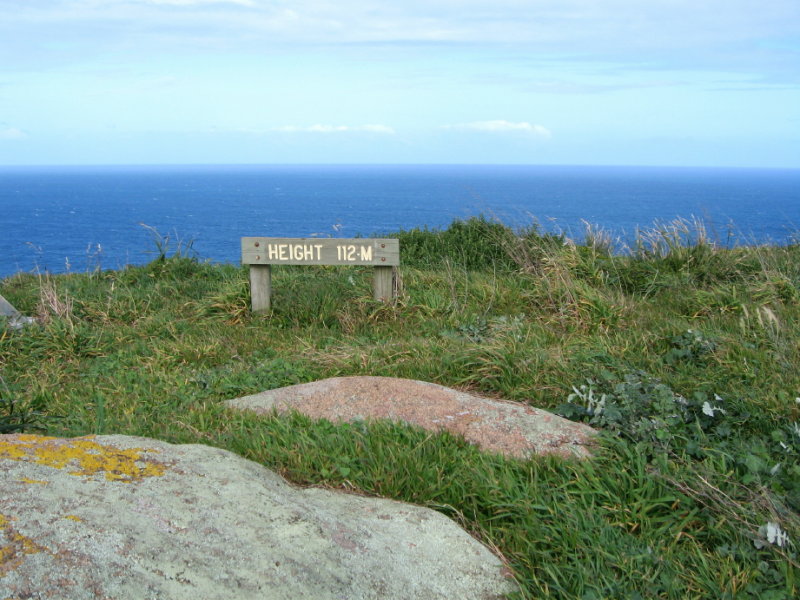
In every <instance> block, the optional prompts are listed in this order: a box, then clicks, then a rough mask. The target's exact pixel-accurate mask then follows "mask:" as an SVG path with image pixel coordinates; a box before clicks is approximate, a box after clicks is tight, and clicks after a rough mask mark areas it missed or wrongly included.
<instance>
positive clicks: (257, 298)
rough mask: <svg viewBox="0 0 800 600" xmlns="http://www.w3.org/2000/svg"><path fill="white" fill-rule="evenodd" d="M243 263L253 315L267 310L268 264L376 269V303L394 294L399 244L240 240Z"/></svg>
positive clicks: (362, 240)
mask: <svg viewBox="0 0 800 600" xmlns="http://www.w3.org/2000/svg"><path fill="white" fill-rule="evenodd" d="M242 264H243V265H250V295H251V297H252V306H253V312H265V311H267V310H269V306H270V295H271V287H272V280H271V273H270V265H367V266H371V267H375V278H374V282H373V291H374V297H375V299H376V300H383V301H387V300H389V299H390V298H394V297H395V296H396V294H397V291H396V289H395V285H394V278H395V269H396V267H398V266H399V265H400V241H399V240H396V239H377V238H355V239H335V238H329V239H319V238H268V237H243V238H242Z"/></svg>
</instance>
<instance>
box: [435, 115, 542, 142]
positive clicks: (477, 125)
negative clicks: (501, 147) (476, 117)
mask: <svg viewBox="0 0 800 600" xmlns="http://www.w3.org/2000/svg"><path fill="white" fill-rule="evenodd" d="M444 128H445V129H460V130H465V131H484V132H487V133H525V134H530V135H535V136H537V137H543V138H549V137H552V133H550V130H549V129H547V128H546V127H543V126H542V125H536V124H534V123H528V122H527V121H520V122H516V123H515V122H513V121H504V120H501V119H497V120H494V121H473V122H472V123H459V124H458V125H446V126H445V127H444Z"/></svg>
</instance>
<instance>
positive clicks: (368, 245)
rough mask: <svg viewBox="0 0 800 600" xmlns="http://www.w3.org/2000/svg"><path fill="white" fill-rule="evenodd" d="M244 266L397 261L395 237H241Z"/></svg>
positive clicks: (385, 264)
mask: <svg viewBox="0 0 800 600" xmlns="http://www.w3.org/2000/svg"><path fill="white" fill-rule="evenodd" d="M242 264H245V265H368V266H373V267H377V266H382V267H396V266H398V265H399V264H400V241H399V240H396V239H373V238H353V239H335V238H331V239H319V238H268V237H244V238H242Z"/></svg>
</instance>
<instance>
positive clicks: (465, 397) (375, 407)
mask: <svg viewBox="0 0 800 600" xmlns="http://www.w3.org/2000/svg"><path fill="white" fill-rule="evenodd" d="M227 404H228V406H230V407H231V408H236V409H245V410H252V411H255V412H257V413H268V412H270V411H272V410H277V411H288V410H297V411H299V412H301V413H304V414H307V415H309V416H311V417H314V418H317V419H320V418H324V419H328V420H331V421H334V422H336V421H355V420H360V419H364V420H369V419H389V420H392V421H404V422H406V423H412V424H414V425H418V426H420V427H424V428H426V429H430V430H433V431H439V430H442V429H446V430H447V431H450V432H451V433H454V434H456V435H461V436H464V438H465V439H466V440H467V441H468V442H471V443H473V444H476V445H477V446H479V447H480V448H482V449H484V450H487V451H490V452H497V453H501V454H506V455H509V456H514V457H518V458H527V457H530V456H532V455H535V454H557V455H560V456H564V457H568V456H576V457H581V458H585V457H588V456H589V449H588V446H590V445H591V444H592V439H593V437H594V430H593V429H592V428H591V427H589V426H588V425H584V424H582V423H575V422H573V421H569V420H568V419H564V418H562V417H559V416H557V415H554V414H552V413H549V412H547V411H544V410H540V409H538V408H533V407H532V406H529V405H527V404H522V403H520V402H505V401H500V400H492V399H489V398H481V397H480V396H474V395H472V394H466V393H464V392H459V391H457V390H454V389H451V388H447V387H444V386H441V385H436V384H435V383H427V382H424V381H414V380H411V379H395V378H393V377H334V378H332V379H324V380H322V381H314V382H312V383H304V384H301V385H293V386H289V387H284V388H280V389H277V390H269V391H266V392H261V393H260V394H254V395H252V396H244V397H242V398H236V399H234V400H229V401H228V402H227Z"/></svg>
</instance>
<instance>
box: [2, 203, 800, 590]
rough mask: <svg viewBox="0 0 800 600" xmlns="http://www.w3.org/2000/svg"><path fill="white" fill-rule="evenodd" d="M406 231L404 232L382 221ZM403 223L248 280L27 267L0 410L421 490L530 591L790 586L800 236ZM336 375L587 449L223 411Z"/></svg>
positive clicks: (32, 423) (150, 269) (28, 421)
mask: <svg viewBox="0 0 800 600" xmlns="http://www.w3.org/2000/svg"><path fill="white" fill-rule="evenodd" d="M392 237H394V236H392ZM396 237H399V238H400V240H401V260H402V266H401V267H400V278H399V280H400V285H401V287H400V294H399V299H398V301H397V302H396V303H395V304H381V303H379V302H375V301H374V300H372V293H371V278H372V274H371V270H370V269H369V268H357V267H349V268H348V267H273V296H272V302H273V303H272V306H273V308H272V312H271V313H270V314H268V315H263V316H253V315H251V314H250V312H249V310H248V307H249V301H250V298H249V284H248V273H247V270H246V269H245V268H242V267H238V266H233V265H212V264H208V263H205V262H203V261H201V260H198V259H197V258H193V257H190V256H186V255H185V253H181V252H178V253H175V254H170V253H169V252H168V251H167V248H166V247H163V246H162V247H160V249H161V250H163V251H162V252H161V255H160V256H159V258H158V259H156V260H155V261H153V262H151V263H150V264H148V265H145V266H141V267H129V268H126V269H123V270H120V271H94V272H89V273H75V274H68V275H60V276H53V277H51V276H37V275H31V274H19V275H15V276H13V277H10V278H7V279H5V280H2V281H1V282H0V294H2V295H3V296H5V297H6V298H7V299H8V300H9V301H10V302H11V303H12V304H14V305H15V306H16V307H17V308H18V309H19V310H20V311H21V312H22V313H23V314H28V315H34V316H36V318H37V320H38V324H36V325H33V326H29V327H26V328H25V329H23V330H13V329H11V328H9V327H6V326H5V325H4V324H3V323H2V322H0V376H2V381H0V398H2V401H1V402H0V428H2V429H4V430H6V431H13V430H29V431H32V430H35V429H36V428H37V427H44V428H46V429H47V431H48V433H49V434H51V435H60V436H73V435H83V434H87V433H122V434H129V435H142V436H149V437H155V438H159V439H164V440H167V441H170V442H191V443H205V444H211V445H216V446H220V447H225V448H228V449H230V450H233V451H234V452H237V453H239V454H241V455H243V456H245V457H247V458H251V459H253V460H256V461H259V462H261V463H263V464H266V465H267V466H269V467H271V468H274V469H276V470H278V471H279V472H281V473H282V474H284V475H285V476H287V477H288V478H290V479H292V480H294V481H296V482H300V483H313V484H320V485H326V486H333V487H342V488H346V489H356V490H360V491H362V492H365V493H368V494H378V495H382V496H388V497H393V498H397V499H401V500H406V501H410V502H415V503H418V504H422V505H426V506H430V507H432V508H435V509H436V510H440V511H442V512H444V513H446V514H448V515H450V516H452V517H453V518H455V519H457V520H459V522H461V523H462V524H463V525H464V526H465V527H466V528H467V529H469V530H470V531H472V532H474V533H475V534H476V535H478V536H480V537H481V538H482V539H484V540H485V541H486V542H487V543H489V544H490V545H491V546H492V547H495V548H497V549H498V551H499V552H500V553H501V554H502V555H503V556H504V557H505V559H506V560H507V561H508V563H509V565H510V567H511V568H512V569H513V571H514V573H515V574H516V576H517V578H518V580H519V581H520V583H521V584H522V586H523V588H524V590H525V592H524V594H525V597H530V598H544V597H559V598H611V597H613V598H617V597H620V598H637V597H641V598H681V599H682V598H726V597H728V598H733V597H736V598H748V597H752V598H773V599H779V598H793V597H797V596H798V595H800V589H798V588H799V587H800V566H799V565H798V561H799V560H800V559H798V552H797V547H798V544H800V514H799V513H800V398H798V397H799V396H800V368H798V365H800V246H798V245H791V246H780V247H779V246H761V247H741V248H728V249H726V248H719V247H717V246H716V245H715V244H713V243H712V242H711V241H709V239H708V237H707V236H706V235H705V232H704V231H703V229H702V226H701V225H699V224H693V225H690V224H688V223H685V222H677V223H673V224H669V225H666V226H664V227H661V228H657V229H654V230H652V231H649V232H644V233H642V234H640V236H639V238H638V239H637V241H636V242H635V243H634V244H633V245H632V247H630V248H628V249H627V250H626V251H624V252H619V251H615V250H614V248H613V245H612V243H611V241H610V240H608V239H607V238H606V237H605V236H603V235H602V233H597V232H595V233H594V234H591V232H590V235H589V236H588V237H587V239H586V240H585V241H583V242H580V243H575V242H573V241H571V240H568V239H566V238H564V237H563V236H556V235H545V234H540V233H539V232H538V231H537V230H536V228H531V229H529V230H525V231H512V230H510V229H508V228H506V227H505V226H503V225H501V224H498V223H493V222H491V221H488V220H486V219H482V218H478V219H470V220H468V221H458V222H455V223H453V224H452V225H451V226H450V227H449V228H448V229H447V230H444V231H428V230H413V231H405V232H400V233H398V234H397V236H396ZM341 375H385V376H394V377H406V378H411V379H419V380H425V381H431V382H435V383H439V384H442V385H447V386H452V387H457V388H460V389H464V390H469V391H472V392H475V393H479V394H483V395H487V396H496V397H503V398H507V399H511V400H515V401H519V402H526V403H530V404H532V405H534V406H537V407H540V408H545V409H548V410H552V411H556V412H559V413H561V414H563V415H566V416H568V417H570V418H573V419H580V420H584V421H586V422H588V423H591V424H592V425H593V426H595V427H597V428H599V429H601V430H602V431H604V432H605V434H606V435H605V437H604V441H603V445H602V449H601V451H600V452H599V453H598V455H597V457H596V458H595V459H593V460H592V461H588V462H575V461H562V460H558V459H535V460H530V461H524V462H523V461H514V460H510V459H503V458H500V457H498V456H491V455H486V454H481V453H479V452H478V451H477V450H476V449H475V448H473V447H471V446H469V445H468V444H466V443H464V441H463V440H461V439H457V438H453V437H450V436H448V435H445V434H442V435H439V436H432V435H430V434H429V433H427V432H423V431H421V430H417V429H413V428H410V427H403V426H399V425H389V424H385V423H377V424H369V425H363V424H357V425H332V424H330V423H327V422H318V423H314V422H311V421H310V420H308V419H307V418H304V417H301V416H299V415H291V416H272V417H260V418H259V417H255V416H252V415H248V414H241V413H231V412H229V411H226V410H224V409H223V406H222V403H221V401H222V400H224V399H228V398H234V397H237V396H242V395H246V394H250V393H254V392H258V391H262V390H265V389H270V388H276V387H281V386H285V385H290V384H295V383H302V382H306V381H312V380H315V379H321V378H325V377H332V376H341Z"/></svg>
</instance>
